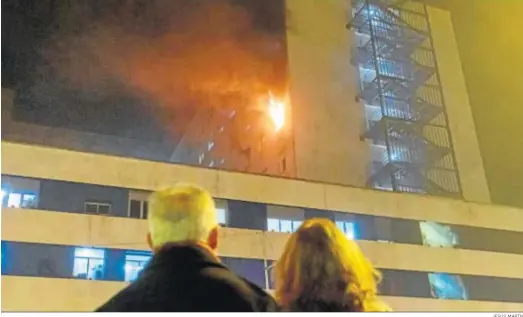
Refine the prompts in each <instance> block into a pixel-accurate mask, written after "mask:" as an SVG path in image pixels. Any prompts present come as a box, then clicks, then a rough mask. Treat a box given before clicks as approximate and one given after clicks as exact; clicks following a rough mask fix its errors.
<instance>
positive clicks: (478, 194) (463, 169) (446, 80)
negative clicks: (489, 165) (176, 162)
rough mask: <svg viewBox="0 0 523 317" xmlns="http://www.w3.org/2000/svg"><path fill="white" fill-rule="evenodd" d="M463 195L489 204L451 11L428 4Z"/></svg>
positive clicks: (468, 198)
mask: <svg viewBox="0 0 523 317" xmlns="http://www.w3.org/2000/svg"><path fill="white" fill-rule="evenodd" d="M427 12H428V16H429V22H430V25H431V30H432V40H433V45H434V51H435V53H436V60H437V63H438V68H439V75H440V80H441V86H442V89H443V96H444V98H445V105H446V112H447V116H448V121H449V127H450V131H451V135H452V141H453V144H454V153H455V156H456V164H457V169H458V170H459V175H460V180H461V186H462V190H463V197H464V198H465V199H466V200H468V201H475V202H485V203H490V192H489V189H488V184H487V178H486V176H485V170H484V168H483V160H482V158H481V152H480V149H479V143H478V140H477V135H476V128H475V126H474V119H473V116H472V110H471V108H470V102H469V98H468V93H467V87H466V84H465V77H464V75H463V71H462V66H461V60H460V56H459V52H458V48H457V44H456V39H455V35H454V30H453V26H452V20H451V16H450V13H449V12H447V11H444V10H441V9H437V8H432V7H427Z"/></svg>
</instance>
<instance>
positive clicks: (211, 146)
mask: <svg viewBox="0 0 523 317" xmlns="http://www.w3.org/2000/svg"><path fill="white" fill-rule="evenodd" d="M213 147H214V142H213V141H210V142H209V143H207V151H210V150H212V148H213Z"/></svg>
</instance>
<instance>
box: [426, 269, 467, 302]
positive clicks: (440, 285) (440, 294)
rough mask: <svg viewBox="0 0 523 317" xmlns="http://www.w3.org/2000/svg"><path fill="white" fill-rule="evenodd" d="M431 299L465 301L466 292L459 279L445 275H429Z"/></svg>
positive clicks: (456, 276)
mask: <svg viewBox="0 0 523 317" xmlns="http://www.w3.org/2000/svg"><path fill="white" fill-rule="evenodd" d="M429 283H430V291H431V294H432V297H434V298H441V299H461V300H467V299H468V295H467V290H466V288H465V285H464V284H463V281H462V280H461V277H459V276H458V275H452V274H447V273H429Z"/></svg>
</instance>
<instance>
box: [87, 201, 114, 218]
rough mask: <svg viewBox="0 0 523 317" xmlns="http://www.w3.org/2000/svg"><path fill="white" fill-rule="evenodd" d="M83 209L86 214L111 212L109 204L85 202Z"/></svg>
mask: <svg viewBox="0 0 523 317" xmlns="http://www.w3.org/2000/svg"><path fill="white" fill-rule="evenodd" d="M84 211H85V213H86V214H93V215H108V214H110V213H111V204H107V203H97V202H85V206H84Z"/></svg>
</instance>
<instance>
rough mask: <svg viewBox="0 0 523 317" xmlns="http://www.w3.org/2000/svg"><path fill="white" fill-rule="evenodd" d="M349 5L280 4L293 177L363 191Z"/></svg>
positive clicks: (327, 0) (308, 0)
mask: <svg viewBox="0 0 523 317" xmlns="http://www.w3.org/2000/svg"><path fill="white" fill-rule="evenodd" d="M346 3H349V1H339V0H322V1H318V0H286V5H287V26H288V31H287V52H288V63H289V66H288V68H289V80H290V83H289V86H290V98H291V107H292V122H293V129H294V147H295V160H296V171H297V175H296V176H297V177H298V178H301V179H307V180H315V181H323V182H330V183H336V184H344V185H354V186H365V182H366V180H367V175H366V170H367V168H366V167H367V163H368V156H367V145H366V143H365V142H362V141H360V139H359V136H360V134H361V131H362V127H361V123H362V122H363V119H362V118H363V106H362V105H361V104H359V103H357V102H356V101H355V96H356V89H357V84H356V78H357V77H356V71H355V69H354V68H353V66H352V65H351V64H350V54H351V46H352V43H351V42H352V34H351V32H349V31H348V30H347V29H346V28H345V24H346V23H347V21H348V17H349V15H348V14H349V8H348V7H346V6H345V4H346Z"/></svg>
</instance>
